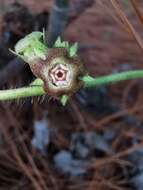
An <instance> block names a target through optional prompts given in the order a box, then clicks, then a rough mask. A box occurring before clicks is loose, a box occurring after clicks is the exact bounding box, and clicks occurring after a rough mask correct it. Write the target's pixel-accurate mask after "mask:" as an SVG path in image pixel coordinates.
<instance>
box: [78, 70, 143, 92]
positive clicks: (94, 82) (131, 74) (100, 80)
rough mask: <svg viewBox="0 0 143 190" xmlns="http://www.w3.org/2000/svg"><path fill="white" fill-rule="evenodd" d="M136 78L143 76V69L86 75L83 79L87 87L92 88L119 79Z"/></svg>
mask: <svg viewBox="0 0 143 190" xmlns="http://www.w3.org/2000/svg"><path fill="white" fill-rule="evenodd" d="M136 78H143V70H135V71H126V72H122V73H115V74H111V75H107V76H101V77H97V78H93V77H90V76H85V77H83V78H82V79H81V80H82V81H84V87H85V88H91V87H95V86H100V85H105V84H111V83H115V82H119V81H124V80H130V79H136Z"/></svg>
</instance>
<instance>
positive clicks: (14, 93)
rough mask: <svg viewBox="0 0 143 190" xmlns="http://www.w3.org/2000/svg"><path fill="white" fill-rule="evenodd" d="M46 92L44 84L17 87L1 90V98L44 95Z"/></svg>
mask: <svg viewBox="0 0 143 190" xmlns="http://www.w3.org/2000/svg"><path fill="white" fill-rule="evenodd" d="M44 94H45V92H44V90H43V87H42V86H29V87H23V88H17V89H9V90H0V100H13V99H19V98H26V97H32V96H42V95H44Z"/></svg>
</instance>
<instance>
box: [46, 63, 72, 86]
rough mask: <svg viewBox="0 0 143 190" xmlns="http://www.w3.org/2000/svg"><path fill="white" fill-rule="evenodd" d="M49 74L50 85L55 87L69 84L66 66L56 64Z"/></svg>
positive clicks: (68, 72)
mask: <svg viewBox="0 0 143 190" xmlns="http://www.w3.org/2000/svg"><path fill="white" fill-rule="evenodd" d="M49 74H50V78H51V79H52V83H53V84H54V85H55V86H57V87H61V86H67V85H68V83H69V82H70V81H69V80H70V71H69V68H68V67H67V65H64V64H57V65H56V66H54V67H53V68H52V69H51V71H50V73H49Z"/></svg>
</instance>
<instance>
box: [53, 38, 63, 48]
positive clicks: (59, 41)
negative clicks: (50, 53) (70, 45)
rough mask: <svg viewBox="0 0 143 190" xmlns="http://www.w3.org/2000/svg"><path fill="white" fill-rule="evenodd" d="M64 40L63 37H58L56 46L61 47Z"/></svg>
mask: <svg viewBox="0 0 143 190" xmlns="http://www.w3.org/2000/svg"><path fill="white" fill-rule="evenodd" d="M61 44H62V41H61V37H58V38H57V40H56V41H55V44H54V47H57V48H58V47H61Z"/></svg>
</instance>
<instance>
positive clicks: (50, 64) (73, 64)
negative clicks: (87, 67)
mask: <svg viewBox="0 0 143 190" xmlns="http://www.w3.org/2000/svg"><path fill="white" fill-rule="evenodd" d="M30 67H31V70H32V72H33V73H34V74H35V76H36V77H38V78H40V79H42V80H43V81H44V89H45V91H46V92H47V94H48V95H51V96H52V97H58V96H62V95H68V96H70V95H72V94H73V93H75V92H76V91H77V90H78V89H79V88H80V87H81V86H82V82H81V81H80V80H79V77H80V76H82V75H83V65H82V62H81V60H80V58H79V57H78V56H75V57H69V56H68V52H67V50H66V49H65V48H51V49H48V51H47V55H46V60H42V59H40V58H38V59H36V60H34V62H33V63H32V64H30Z"/></svg>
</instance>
